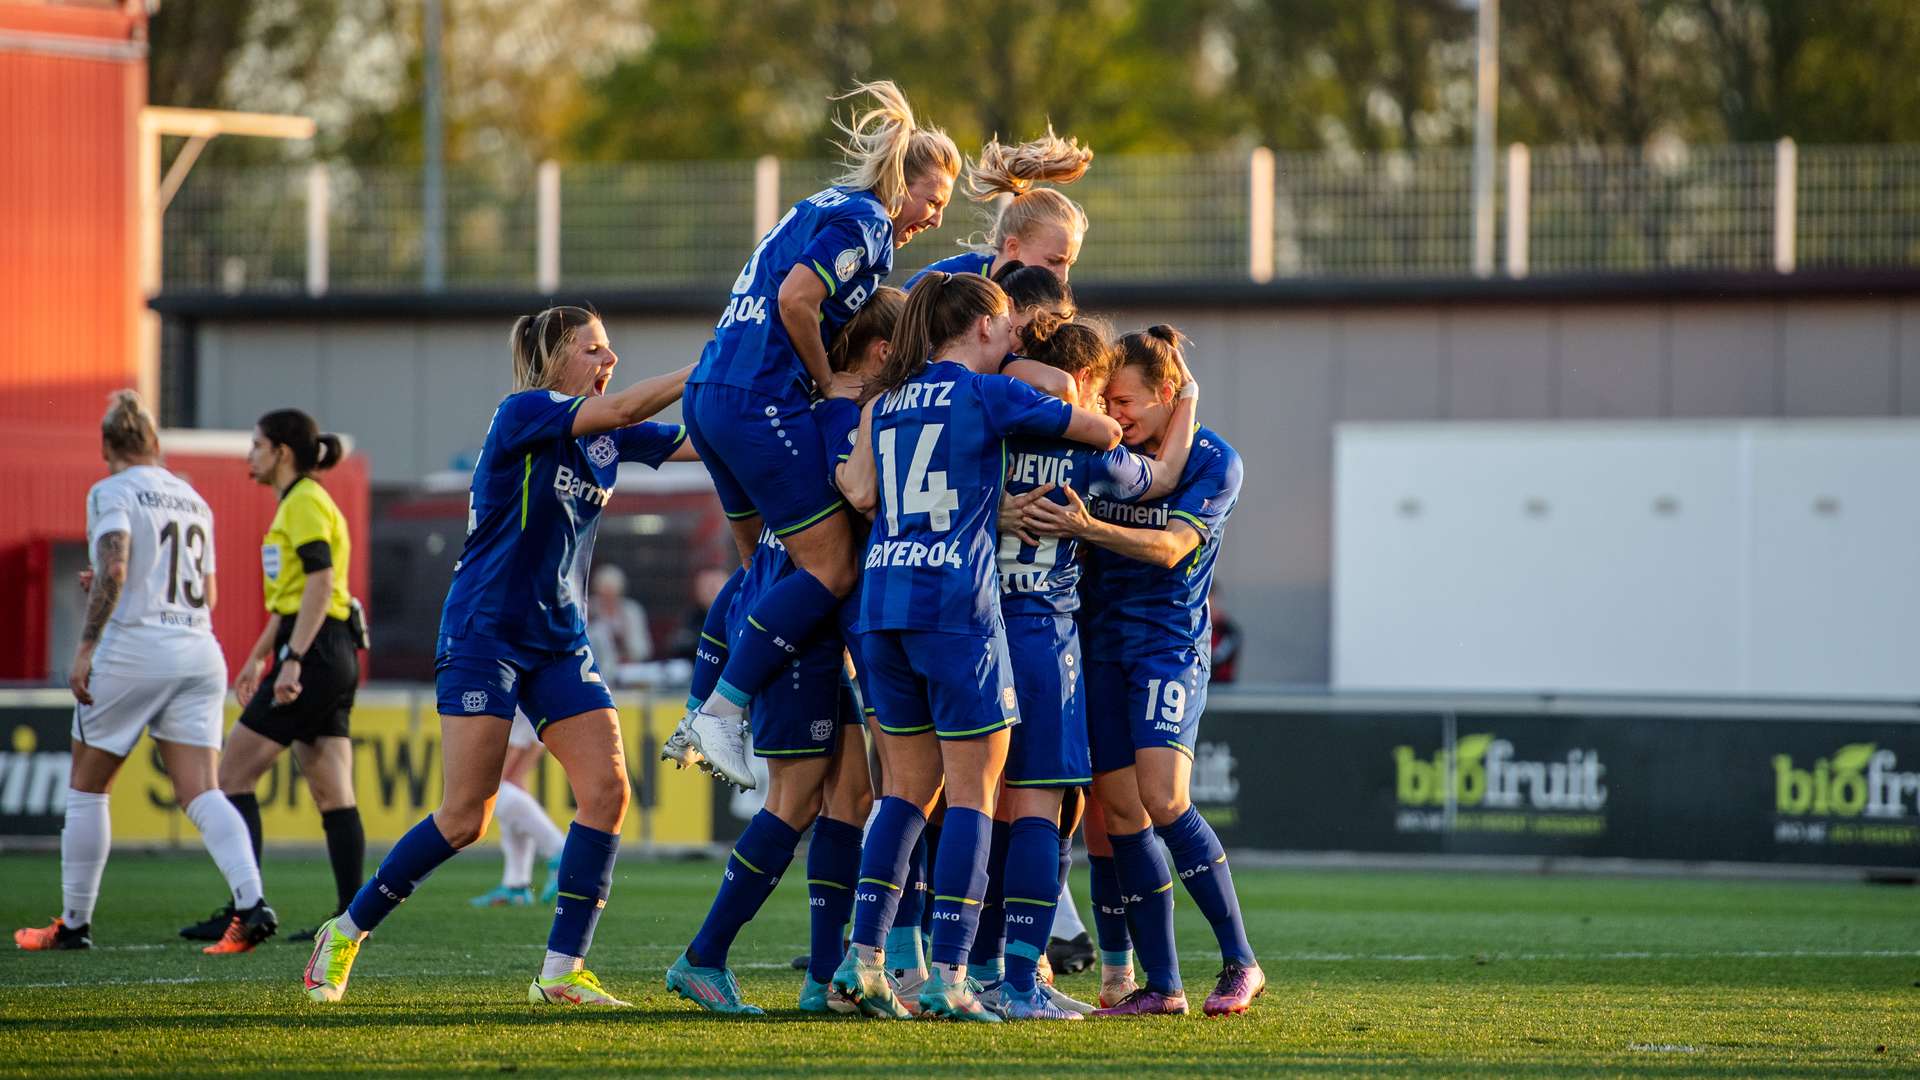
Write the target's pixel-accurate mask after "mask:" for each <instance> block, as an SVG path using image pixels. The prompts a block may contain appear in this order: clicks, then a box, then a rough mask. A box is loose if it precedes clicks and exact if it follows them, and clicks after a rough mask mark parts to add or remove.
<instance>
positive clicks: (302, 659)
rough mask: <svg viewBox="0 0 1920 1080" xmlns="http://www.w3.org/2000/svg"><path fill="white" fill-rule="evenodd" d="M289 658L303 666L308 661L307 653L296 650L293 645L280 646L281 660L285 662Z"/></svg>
mask: <svg viewBox="0 0 1920 1080" xmlns="http://www.w3.org/2000/svg"><path fill="white" fill-rule="evenodd" d="M289 660H291V661H293V662H294V663H296V664H299V665H301V666H302V667H305V666H306V663H307V654H306V653H297V652H294V651H293V646H292V645H282V646H280V662H281V663H283V664H284V663H286V662H287V661H289Z"/></svg>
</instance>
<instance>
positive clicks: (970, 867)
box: [929, 806, 993, 965]
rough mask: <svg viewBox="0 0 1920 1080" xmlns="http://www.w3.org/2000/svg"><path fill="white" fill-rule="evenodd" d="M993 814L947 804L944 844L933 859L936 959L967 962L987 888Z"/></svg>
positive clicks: (942, 834)
mask: <svg viewBox="0 0 1920 1080" xmlns="http://www.w3.org/2000/svg"><path fill="white" fill-rule="evenodd" d="M992 848H993V819H992V818H989V817H988V816H987V815H985V814H983V813H981V812H980V811H978V810H968V809H966V808H965V807H959V806H949V807H947V817H946V820H945V821H944V822H942V823H941V826H940V849H939V853H938V854H937V855H936V856H935V858H934V864H933V946H932V948H931V949H930V950H929V952H930V953H931V956H930V957H929V958H930V959H931V960H932V961H933V962H934V963H936V964H952V965H965V964H966V962H967V953H968V952H969V951H970V950H971V949H972V947H973V938H974V935H975V934H976V933H977V932H978V931H979V929H980V902H981V901H982V900H984V899H985V898H986V894H987V856H988V854H989V853H990V852H991V851H992Z"/></svg>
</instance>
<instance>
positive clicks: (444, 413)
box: [198, 298, 1920, 683]
mask: <svg viewBox="0 0 1920 1080" xmlns="http://www.w3.org/2000/svg"><path fill="white" fill-rule="evenodd" d="M1105 314H1107V315H1109V316H1110V317H1111V318H1112V319H1113V321H1114V323H1115V324H1116V325H1117V326H1119V327H1121V328H1123V329H1124V328H1131V327H1135V326H1140V325H1144V324H1147V323H1151V322H1158V321H1165V322H1171V323H1173V324H1174V325H1176V326H1178V327H1180V328H1181V329H1182V330H1184V331H1186V332H1187V333H1188V334H1189V335H1190V336H1191V337H1192V338H1193V339H1194V342H1195V346H1194V367H1195V369H1196V371H1197V372H1198V374H1199V376H1200V379H1201V381H1202V385H1203V388H1204V389H1203V393H1202V399H1201V401H1202V404H1201V415H1202V418H1203V420H1204V421H1205V422H1206V423H1207V424H1208V425H1209V426H1211V427H1213V428H1215V429H1216V430H1218V431H1219V432H1220V433H1221V434H1222V435H1224V436H1225V437H1226V438H1227V439H1228V440H1229V441H1230V442H1232V443H1233V444H1234V445H1235V446H1236V447H1237V448H1238V449H1239V451H1240V453H1241V455H1242V457H1243V458H1244V459H1245V461H1246V466H1247V470H1246V477H1247V478H1246V488H1245V491H1244V493H1243V495H1242V498H1241V502H1240V507H1239V509H1238V510H1237V511H1236V512H1235V514H1234V518H1233V524H1232V525H1231V527H1230V532H1229V535H1228V538H1227V541H1226V548H1225V553H1224V556H1223V562H1222V569H1221V573H1220V580H1219V586H1220V588H1219V591H1218V594H1217V595H1218V596H1219V597H1220V600H1221V602H1222V605H1223V606H1224V607H1225V608H1226V609H1227V610H1228V611H1230V612H1231V613H1232V615H1233V617H1234V619H1235V620H1237V621H1238V622H1239V623H1240V624H1241V626H1242V628H1243V629H1244V630H1245V632H1246V639H1247V642H1246V645H1247V651H1246V656H1245V660H1244V662H1243V665H1242V668H1241V671H1242V676H1241V677H1242V678H1243V679H1246V680H1248V681H1260V682H1311V683H1318V682H1325V681H1326V679H1327V677H1328V671H1329V657H1328V645H1329V629H1328V621H1329V596H1330V582H1331V579H1332V539H1331V526H1332V504H1333V483H1332V468H1333V426H1334V425H1335V424H1336V423H1339V422H1341V421H1345V420H1451V419H1463V420H1487V419H1532V420H1538V419H1558V418H1567V419H1574V418H1578V419H1594V418H1634V419H1650V418H1669V417H1670V418H1685V417H1771V416H1782V417H1822V416H1900V415H1907V416H1913V415H1920V299H1865V300H1833V299H1816V298H1805V299H1801V298H1788V299H1765V300H1737V301H1722V302H1715V301H1695V300H1688V301H1675V302H1667V303H1661V302H1651V301H1631V302H1629V301H1608V302H1596V303H1580V302H1567V301H1551V302H1547V301H1541V302H1532V303H1526V302H1515V303H1426V304H1418V303H1395V304H1366V305H1341V306H1328V307H1323V308H1313V307H1300V306H1291V307H1271V308H1258V307H1255V308H1240V309H1234V310H1220V309H1197V308H1191V307H1166V308H1158V307H1153V306H1150V305H1142V306H1136V307H1130V308H1127V309H1124V310H1111V311H1108V312H1106V313H1105ZM608 324H609V331H610V334H611V336H612V338H613V342H614V346H615V348H616V350H617V351H618V352H619V353H620V356H621V358H622V359H621V363H622V373H621V374H617V375H616V382H617V383H618V382H624V381H625V380H627V379H629V378H632V377H637V376H638V375H641V374H645V373H649V372H655V371H660V370H664V369H666V368H669V367H672V366H675V365H678V364H682V363H686V362H689V361H691V360H692V359H694V358H695V357H696V356H697V355H698V354H699V350H700V346H701V345H702V344H703V343H704V342H705V340H706V338H707V335H708V333H709V327H710V326H711V318H710V317H709V316H707V315H700V316H696V317H660V318H643V317H636V316H626V315H611V316H609V318H608ZM506 325H507V321H506V320H504V319H486V320H474V319H465V318H459V319H456V318H448V319H441V320H433V319H380V320H364V321H359V320H339V321H313V320H306V321H277V322H272V321H253V320H235V321H224V322H223V321H218V320H212V319H208V320H203V321H202V322H201V323H200V324H199V337H198V355H199V364H200V371H199V382H198V386H199V392H198V422H199V423H200V424H201V426H205V427H235V428H244V427H248V426H250V425H251V424H252V422H253V420H254V419H255V418H256V417H257V416H259V414H260V413H262V412H264V411H266V410H267V409H269V408H274V407H279V406H282V405H286V404H299V405H302V406H303V407H308V408H310V411H313V412H314V413H315V414H316V415H317V416H318V417H319V418H320V420H321V422H322V423H323V424H324V425H326V426H328V427H331V428H334V429H336V430H341V431H347V432H351V433H352V434H353V435H355V437H356V438H357V439H358V440H359V445H360V446H361V448H362V449H363V450H365V451H366V452H367V453H368V454H369V455H370V456H371V458H372V459H373V476H374V481H375V483H377V484H395V485H404V484H408V483H411V482H412V481H413V480H415V479H417V478H419V477H420V476H422V475H424V474H426V473H428V472H431V471H434V470H437V469H443V468H446V467H448V465H449V464H450V463H451V462H452V461H453V459H454V458H455V457H456V456H458V455H459V454H461V453H462V452H471V451H473V450H476V449H477V448H478V446H479V442H480V439H481V437H482V436H483V435H484V433H485V430H484V429H485V423H486V420H485V418H486V417H487V416H488V415H490V413H491V410H492V407H493V404H494V402H496V401H497V400H498V399H499V397H500V395H501V394H502V393H503V392H504V391H505V389H506V385H507V360H506V349H505V337H506Z"/></svg>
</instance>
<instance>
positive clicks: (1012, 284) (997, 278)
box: [993, 259, 1078, 355]
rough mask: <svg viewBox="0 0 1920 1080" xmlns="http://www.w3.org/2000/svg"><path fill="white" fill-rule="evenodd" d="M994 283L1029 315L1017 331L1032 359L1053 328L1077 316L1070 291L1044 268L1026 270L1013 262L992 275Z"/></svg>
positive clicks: (1027, 268) (1026, 266)
mask: <svg viewBox="0 0 1920 1080" xmlns="http://www.w3.org/2000/svg"><path fill="white" fill-rule="evenodd" d="M993 281H994V284H996V285H998V286H1000V288H1001V290H1002V291H1003V292H1005V293H1006V294H1007V300H1008V302H1009V303H1011V304H1012V305H1013V307H1014V309H1015V310H1017V311H1022V312H1030V313H1031V314H1030V315H1029V317H1028V319H1027V324H1026V325H1025V326H1023V327H1021V328H1020V351H1021V352H1022V353H1026V354H1029V355H1031V351H1032V350H1033V349H1034V348H1036V347H1038V346H1039V344H1040V343H1041V342H1043V341H1045V340H1047V336H1048V335H1049V334H1051V333H1053V331H1054V328H1055V327H1058V326H1059V325H1061V324H1062V323H1065V322H1067V321H1069V320H1071V319H1072V318H1073V317H1074V316H1075V315H1076V314H1078V309H1077V308H1076V307H1075V306H1074V302H1073V290H1072V289H1070V288H1068V287H1067V283H1066V282H1064V281H1061V280H1060V278H1059V277H1058V276H1057V275H1055V274H1054V272H1053V271H1051V270H1048V269H1047V268H1046V267H1044V266H1028V265H1026V264H1025V263H1023V262H1021V261H1020V260H1018V259H1014V260H1012V261H1010V262H1008V263H1007V265H1005V266H1003V267H1001V268H1000V272H999V273H997V274H995V275H993Z"/></svg>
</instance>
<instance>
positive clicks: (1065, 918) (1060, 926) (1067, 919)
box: [1053, 880, 1087, 941]
mask: <svg viewBox="0 0 1920 1080" xmlns="http://www.w3.org/2000/svg"><path fill="white" fill-rule="evenodd" d="M1086 932H1087V924H1086V923H1083V922H1081V921H1080V907H1079V905H1077V904H1075V903H1074V902H1073V882H1072V881H1071V880H1068V881H1063V882H1061V883H1060V904H1059V906H1058V907H1055V908H1054V909H1053V936H1054V937H1057V938H1061V939H1063V940H1066V941H1072V940H1073V939H1074V938H1077V937H1079V936H1080V935H1081V934H1084V933H1086Z"/></svg>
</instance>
